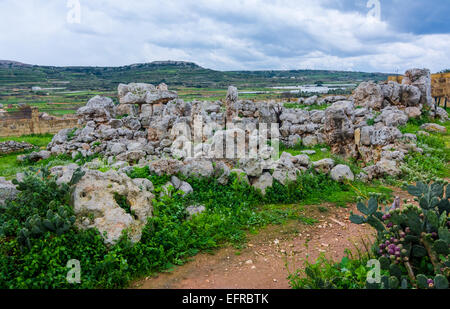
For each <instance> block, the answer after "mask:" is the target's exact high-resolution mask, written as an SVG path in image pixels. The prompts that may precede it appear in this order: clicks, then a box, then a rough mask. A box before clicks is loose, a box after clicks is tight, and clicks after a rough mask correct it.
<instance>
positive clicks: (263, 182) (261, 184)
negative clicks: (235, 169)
mask: <svg viewBox="0 0 450 309" xmlns="http://www.w3.org/2000/svg"><path fill="white" fill-rule="evenodd" d="M272 185H273V177H272V175H270V173H268V172H266V173H264V174H262V175H261V176H260V177H258V178H256V179H255V180H254V181H253V182H252V186H253V187H254V188H256V189H259V190H261V192H262V193H263V194H264V195H265V194H266V189H267V188H270V187H272Z"/></svg>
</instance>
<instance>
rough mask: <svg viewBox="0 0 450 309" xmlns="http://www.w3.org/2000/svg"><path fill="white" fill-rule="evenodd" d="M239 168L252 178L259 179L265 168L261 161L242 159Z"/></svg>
mask: <svg viewBox="0 0 450 309" xmlns="http://www.w3.org/2000/svg"><path fill="white" fill-rule="evenodd" d="M239 166H240V168H242V169H243V170H244V172H245V173H246V174H247V175H248V176H251V177H259V176H261V174H262V172H263V166H262V164H261V160H259V159H241V160H239Z"/></svg>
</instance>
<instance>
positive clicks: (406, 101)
mask: <svg viewBox="0 0 450 309" xmlns="http://www.w3.org/2000/svg"><path fill="white" fill-rule="evenodd" d="M421 98H422V92H421V91H420V89H419V88H417V87H416V86H412V85H401V100H402V104H403V105H404V106H407V107H417V106H419V105H420V99H421Z"/></svg>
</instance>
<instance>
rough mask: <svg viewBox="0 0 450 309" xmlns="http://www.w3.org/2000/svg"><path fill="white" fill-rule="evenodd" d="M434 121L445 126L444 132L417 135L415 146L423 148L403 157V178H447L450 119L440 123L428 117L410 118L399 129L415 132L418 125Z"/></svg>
mask: <svg viewBox="0 0 450 309" xmlns="http://www.w3.org/2000/svg"><path fill="white" fill-rule="evenodd" d="M430 122H435V123H438V124H439V125H443V126H445V127H446V128H447V132H446V133H430V135H429V136H427V135H417V146H418V147H420V148H422V149H423V150H424V153H423V154H421V153H418V152H413V153H409V154H408V155H407V156H406V157H405V166H404V168H403V169H404V173H405V174H406V175H405V177H404V178H405V180H408V181H417V180H429V179H431V178H434V177H438V178H448V177H449V175H450V164H449V162H450V121H447V122H445V123H441V122H438V121H432V120H431V119H429V118H428V117H422V118H419V119H411V120H410V121H409V122H408V123H407V124H406V125H405V126H403V127H401V128H400V131H401V132H402V133H403V134H405V133H412V134H417V132H418V131H420V126H421V125H423V124H424V123H430Z"/></svg>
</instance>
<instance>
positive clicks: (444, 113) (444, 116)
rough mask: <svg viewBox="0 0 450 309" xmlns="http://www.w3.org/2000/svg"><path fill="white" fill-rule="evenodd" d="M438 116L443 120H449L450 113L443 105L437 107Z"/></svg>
mask: <svg viewBox="0 0 450 309" xmlns="http://www.w3.org/2000/svg"><path fill="white" fill-rule="evenodd" d="M436 117H438V118H439V119H440V120H441V121H448V113H447V111H446V110H445V109H443V108H442V107H437V108H436Z"/></svg>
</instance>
